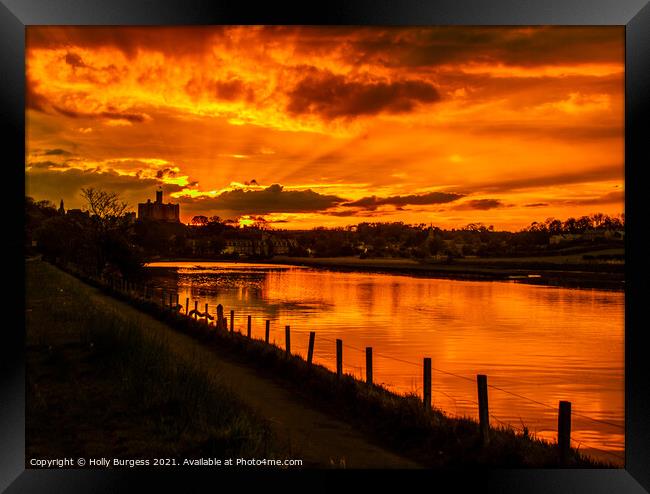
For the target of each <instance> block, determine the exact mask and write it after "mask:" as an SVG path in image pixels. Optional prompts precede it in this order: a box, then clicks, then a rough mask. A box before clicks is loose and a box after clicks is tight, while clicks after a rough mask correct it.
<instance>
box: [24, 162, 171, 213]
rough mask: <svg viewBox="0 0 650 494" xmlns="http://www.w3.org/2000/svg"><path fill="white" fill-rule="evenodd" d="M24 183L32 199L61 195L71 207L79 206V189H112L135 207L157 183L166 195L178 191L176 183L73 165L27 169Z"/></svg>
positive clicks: (58, 196)
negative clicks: (60, 168)
mask: <svg viewBox="0 0 650 494" xmlns="http://www.w3.org/2000/svg"><path fill="white" fill-rule="evenodd" d="M56 166H59V165H56ZM25 182H26V184H27V188H28V190H29V191H33V192H30V195H33V196H34V198H35V199H50V200H55V201H58V200H59V199H60V198H63V199H65V200H66V203H68V204H69V206H70V207H75V206H79V205H80V196H79V193H80V191H81V189H82V188H88V187H94V188H98V189H103V190H109V191H115V192H117V193H118V194H120V196H122V198H123V199H124V200H126V202H127V203H128V204H130V205H131V206H132V207H134V208H135V205H136V204H137V203H138V202H146V199H147V197H149V196H153V191H154V190H156V188H157V187H159V186H162V187H163V190H164V191H165V192H166V193H168V194H169V193H172V192H178V191H180V190H181V187H180V186H178V185H174V184H162V183H161V182H159V181H157V180H154V179H142V178H138V177H134V176H130V175H120V174H118V173H116V172H114V171H105V172H98V171H94V170H86V171H83V170H78V169H75V168H71V169H67V170H65V171H52V170H49V169H40V168H39V169H36V170H32V171H29V172H27V174H26V176H25ZM150 191H151V192H150Z"/></svg>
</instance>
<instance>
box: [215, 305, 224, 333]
mask: <svg viewBox="0 0 650 494" xmlns="http://www.w3.org/2000/svg"><path fill="white" fill-rule="evenodd" d="M216 322H217V329H223V305H221V304H218V305H217V321H216Z"/></svg>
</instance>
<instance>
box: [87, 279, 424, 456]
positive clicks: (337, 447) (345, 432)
mask: <svg viewBox="0 0 650 494" xmlns="http://www.w3.org/2000/svg"><path fill="white" fill-rule="evenodd" d="M91 299H92V300H91V302H92V303H93V304H97V305H101V306H103V307H105V308H106V309H107V310H110V311H113V312H115V313H118V315H121V316H126V317H128V318H133V319H139V320H140V321H142V323H143V326H144V327H146V328H148V329H150V331H152V332H155V333H156V335H157V336H162V337H163V338H164V339H165V340H166V341H167V342H168V343H169V347H170V349H171V350H172V351H174V352H175V353H176V354H177V356H178V358H181V359H187V360H189V361H191V362H193V363H199V364H200V365H202V366H204V367H205V368H206V369H209V372H210V374H211V377H212V378H213V379H214V380H215V381H217V382H222V383H225V384H226V385H228V386H229V387H230V388H231V389H232V390H233V391H234V392H235V393H236V394H237V395H238V396H239V397H240V398H241V399H242V401H244V402H245V403H247V404H248V405H250V406H251V407H253V408H254V409H256V410H258V411H259V412H260V413H261V415H262V416H264V417H266V418H267V419H269V420H270V422H271V424H272V427H273V429H274V431H275V433H276V434H277V437H278V438H279V440H280V441H284V442H285V443H286V444H288V445H289V446H290V448H291V451H292V456H293V457H294V458H300V459H302V460H303V461H304V463H305V465H314V466H319V467H329V466H334V467H337V468H340V467H345V468H421V466H420V465H418V464H416V463H414V462H413V461H411V460H409V459H405V458H402V457H400V456H398V455H396V454H394V453H391V452H389V451H386V450H384V449H382V448H380V447H378V446H376V445H374V444H371V443H370V442H368V441H367V440H366V439H365V438H364V437H363V436H362V435H361V434H360V433H358V432H357V431H356V430H354V429H353V427H352V426H350V425H349V424H346V423H345V422H342V421H339V420H337V419H333V418H332V417H330V416H328V415H326V414H324V413H322V412H320V411H318V410H315V409H313V408H311V407H309V406H306V405H305V404H304V403H303V402H302V401H301V400H300V399H299V398H297V397H295V396H293V395H292V394H291V393H290V391H289V390H287V389H285V388H283V387H282V386H280V385H279V384H277V383H276V382H274V381H273V379H271V378H266V377H264V376H262V375H261V374H260V373H259V372H257V371H256V370H254V369H251V368H249V367H246V366H244V365H242V364H239V363H237V362H232V361H229V360H227V359H225V358H223V357H222V356H219V355H218V354H217V352H216V351H215V350H214V349H212V348H208V347H206V346H204V345H201V344H200V343H199V342H197V341H195V340H193V339H192V338H191V337H189V336H187V335H184V334H182V333H178V332H177V331H174V330H173V329H171V328H170V327H169V326H167V325H166V324H164V323H162V322H160V321H157V320H156V319H154V318H153V317H151V316H149V315H147V314H145V313H142V312H140V311H138V310H136V309H134V308H133V307H131V306H129V305H127V304H125V303H122V302H120V301H117V300H115V299H113V298H111V297H108V296H106V295H104V294H102V293H101V292H99V291H98V290H95V289H93V290H92V292H91Z"/></svg>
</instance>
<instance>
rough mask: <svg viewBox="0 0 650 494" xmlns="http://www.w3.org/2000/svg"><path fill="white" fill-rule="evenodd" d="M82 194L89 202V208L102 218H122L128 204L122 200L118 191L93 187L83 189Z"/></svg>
mask: <svg viewBox="0 0 650 494" xmlns="http://www.w3.org/2000/svg"><path fill="white" fill-rule="evenodd" d="M81 195H82V197H83V198H84V199H85V200H86V202H87V203H88V209H89V210H90V212H91V213H92V214H93V215H95V216H96V217H97V218H99V219H100V220H104V219H107V218H120V217H121V216H124V212H125V211H126V208H127V207H128V204H126V203H125V202H122V201H121V200H120V198H119V195H118V194H117V193H116V192H106V191H104V190H97V189H94V188H92V187H90V188H88V189H81Z"/></svg>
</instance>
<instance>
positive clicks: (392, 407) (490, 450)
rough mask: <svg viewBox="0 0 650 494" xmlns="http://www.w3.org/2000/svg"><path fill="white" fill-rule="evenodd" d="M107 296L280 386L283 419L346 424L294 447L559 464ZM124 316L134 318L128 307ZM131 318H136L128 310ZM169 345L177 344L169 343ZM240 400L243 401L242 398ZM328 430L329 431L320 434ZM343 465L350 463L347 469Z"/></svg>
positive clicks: (545, 447)
mask: <svg viewBox="0 0 650 494" xmlns="http://www.w3.org/2000/svg"><path fill="white" fill-rule="evenodd" d="M111 293H112V294H113V295H114V296H116V297H119V298H123V300H124V301H128V303H129V304H131V305H132V306H133V307H137V308H139V309H141V310H144V311H146V312H148V313H149V314H151V315H153V316H155V317H156V318H157V319H158V321H156V324H160V322H159V321H163V322H165V323H166V324H169V325H170V326H171V327H173V328H174V329H175V330H176V331H173V332H171V333H170V334H174V335H176V336H175V337H178V338H179V340H178V341H182V342H185V343H184V345H185V344H187V342H188V341H190V338H188V336H191V337H193V338H194V340H193V341H192V343H194V342H199V343H200V348H201V349H208V350H209V351H210V352H213V354H214V355H213V356H214V358H215V363H218V364H219V365H220V366H221V365H222V364H223V363H224V362H225V363H228V364H232V365H237V366H239V367H240V368H248V369H250V368H253V369H255V370H256V373H257V375H258V377H259V376H261V377H262V378H264V379H265V381H266V383H265V387H264V388H263V389H265V388H269V387H272V386H277V385H280V386H281V387H282V388H283V389H285V390H287V391H288V395H289V396H290V397H291V398H292V399H293V400H295V402H294V403H293V404H291V405H287V406H286V410H288V412H287V413H288V415H292V414H293V415H292V416H293V417H302V416H304V415H309V414H310V413H314V411H315V410H318V411H319V413H325V414H326V415H327V416H329V417H330V419H329V422H331V421H332V420H336V421H344V422H345V423H347V424H349V426H348V427H349V432H348V433H346V434H345V435H344V436H343V437H344V440H343V443H341V444H337V443H336V441H334V444H333V445H332V441H333V440H334V438H336V437H337V431H336V429H334V430H325V431H323V430H322V427H320V426H318V425H316V426H315V429H313V430H309V427H308V428H307V429H308V430H307V431H305V430H304V429H303V431H302V432H297V431H296V432H295V434H296V435H294V436H292V437H293V438H294V441H292V443H293V444H295V443H296V442H297V441H298V439H297V437H300V436H301V435H302V436H303V438H305V435H306V438H307V439H306V443H307V444H309V445H312V446H314V444H315V445H317V446H319V447H321V448H322V447H323V445H322V444H321V439H319V437H320V438H322V441H323V444H325V443H327V444H330V445H332V447H334V448H344V447H346V446H347V445H349V444H350V443H352V442H354V436H353V434H352V432H351V431H354V432H355V433H357V434H363V436H364V437H366V438H367V440H368V441H370V442H371V443H377V444H380V445H382V446H383V447H385V448H387V449H390V450H393V451H396V452H398V453H399V454H400V455H401V456H406V457H408V458H412V459H413V460H414V461H415V462H417V463H422V464H425V465H427V466H431V467H441V466H453V465H493V466H537V467H540V466H557V465H558V464H559V463H558V462H559V460H558V454H557V447H556V446H554V445H552V444H548V443H546V442H543V441H538V440H536V439H535V438H534V437H533V436H532V435H530V434H529V433H528V432H527V431H526V432H525V434H519V433H515V431H513V430H512V429H508V428H498V429H495V428H492V429H491V432H490V441H489V443H488V444H487V445H484V444H483V443H482V441H481V439H480V432H479V429H478V424H477V423H476V422H474V421H473V420H469V419H451V418H449V417H446V416H445V415H444V414H442V413H441V412H440V411H438V410H435V409H434V410H425V409H424V408H423V406H422V401H421V398H420V397H418V396H415V395H410V396H398V395H395V394H393V393H390V392H388V391H387V390H386V389H384V388H382V387H381V386H377V385H368V384H366V383H363V382H360V381H357V380H355V379H354V378H352V377H351V376H347V375H343V376H342V377H337V376H336V374H335V373H332V372H330V371H329V370H327V369H325V368H324V367H321V366H318V365H313V366H309V365H308V364H307V363H306V362H305V361H304V360H302V358H300V357H297V356H294V355H291V356H288V355H287V354H286V352H285V351H284V350H283V349H280V348H278V347H277V346H275V345H269V344H265V343H264V342H263V341H260V340H252V339H249V338H247V337H245V336H243V335H240V334H239V333H237V332H235V333H228V332H225V331H221V330H220V331H216V330H215V329H214V328H213V327H209V326H207V325H206V324H205V322H202V321H196V320H193V319H191V318H188V317H185V316H182V315H180V314H177V313H170V312H169V311H168V310H163V309H161V307H160V306H159V305H157V304H156V301H158V303H159V298H158V297H156V298H155V300H143V299H142V297H141V295H138V294H142V293H143V292H142V289H141V287H140V289H138V288H136V289H135V290H134V291H131V292H130V295H129V292H125V291H124V290H118V291H112V292H111ZM127 295H128V296H127ZM114 303H115V304H118V305H120V306H121V307H120V308H119V309H117V310H119V311H120V312H123V313H126V312H127V310H126V309H125V308H124V304H123V303H119V302H114ZM128 312H129V313H131V312H133V309H130V310H129V311H128ZM135 314H139V312H138V311H135ZM137 317H140V316H137ZM147 317H148V316H147ZM163 326H166V325H163ZM168 332H169V331H168ZM175 341H176V340H175ZM174 347H175V348H176V347H178V345H176V344H174ZM183 353H185V352H183ZM242 389H243V388H242V386H239V385H236V386H235V387H234V390H235V391H241V390H242ZM245 395H246V396H248V393H245ZM243 397H245V396H243ZM248 399H250V396H249V398H248ZM264 402H265V403H266V406H267V410H269V413H274V410H276V408H278V403H275V402H274V401H273V400H268V399H266V400H264ZM279 408H280V409H282V408H283V407H279ZM283 415H284V413H283ZM281 418H282V417H281ZM284 418H285V419H287V417H284ZM276 419H277V417H274V420H276ZM293 420H294V419H293V418H292V419H290V420H287V421H286V422H285V423H286V424H287V425H288V426H289V427H290V426H291V424H292V422H293ZM298 421H299V420H298ZM329 427H331V425H330V426H328V427H326V429H329ZM319 431H320V436H318V432H319ZM309 438H311V439H309ZM353 451H354V450H353ZM364 456H365V455H364ZM569 464H570V465H572V466H590V467H595V466H604V465H603V464H600V463H595V462H592V461H591V460H588V459H587V458H584V457H582V456H581V455H578V454H577V453H576V452H575V451H572V453H571V459H570V462H569ZM348 466H353V465H351V464H350V463H348Z"/></svg>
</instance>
